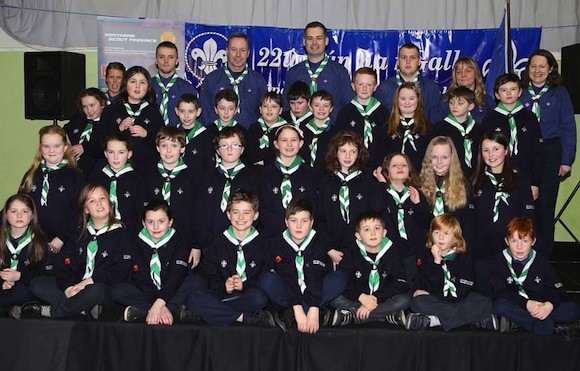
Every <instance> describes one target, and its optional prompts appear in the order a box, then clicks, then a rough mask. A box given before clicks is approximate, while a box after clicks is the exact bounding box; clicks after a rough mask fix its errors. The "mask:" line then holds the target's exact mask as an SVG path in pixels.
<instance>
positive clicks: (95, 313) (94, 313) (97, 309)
mask: <svg viewBox="0 0 580 371" xmlns="http://www.w3.org/2000/svg"><path fill="white" fill-rule="evenodd" d="M101 312H103V307H102V306H101V305H100V304H95V305H93V307H92V308H91V310H90V311H89V312H88V316H89V317H90V318H91V319H94V320H97V319H99V316H100V315H101Z"/></svg>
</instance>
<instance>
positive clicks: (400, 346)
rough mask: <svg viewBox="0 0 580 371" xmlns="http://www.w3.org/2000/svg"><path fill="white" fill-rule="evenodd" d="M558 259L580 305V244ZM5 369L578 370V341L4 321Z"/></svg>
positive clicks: (474, 333)
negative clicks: (301, 332)
mask: <svg viewBox="0 0 580 371" xmlns="http://www.w3.org/2000/svg"><path fill="white" fill-rule="evenodd" d="M551 260H552V263H553V264H554V267H555V268H556V270H557V271H558V274H559V275H560V277H561V278H562V281H563V283H564V285H565V287H566V288H567V290H568V295H569V298H570V299H572V300H577V301H578V302H580V246H578V245H575V244H558V245H557V246H556V249H555V252H554V255H553V256H552V259H551ZM0 370H2V371H3V370H6V371H19V370H26V371H28V370H34V371H42V370H47V371H61V370H62V371H65V370H66V371H85V370H86V371H90V370H103V371H105V370H106V371H115V370H120V371H131V370H138V371H147V370H152V371H164V370H179V371H181V370H217V371H225V370H235V371H242V370H252V371H260V370H266V371H283V370H298V371H314V370H324V371H335V370H337V371H339V370H347V371H357V370H361V371H363V370H364V371H370V370H413V371H423V370H425V371H438V370H446V371H449V370H452V371H463V370H466V371H476V370H490V371H510V370H526V371H529V370H541V371H567V370H570V371H578V370H580V338H574V339H565V338H564V337H561V336H558V335H550V336H538V335H532V334H529V333H525V332H517V333H508V334H503V333H494V332H488V331H483V330H476V329H472V328H470V327H465V328H461V329H456V330H453V331H450V332H448V333H446V332H444V331H442V330H441V329H430V330H426V331H419V332H408V331H405V330H402V329H398V328H395V327H389V326H386V325H384V326H381V327H379V328H377V327H370V326H360V327H349V328H331V329H328V328H323V329H321V330H320V331H319V332H318V333H317V334H316V335H305V334H299V333H296V332H290V333H283V332H282V331H281V330H279V329H260V328H252V327H244V326H232V327H209V326H203V325H200V326H196V325H182V324H180V325H174V326H171V327H168V326H147V325H144V324H129V323H115V322H106V321H99V322H94V321H63V320H20V321H17V320H13V319H8V318H1V319H0Z"/></svg>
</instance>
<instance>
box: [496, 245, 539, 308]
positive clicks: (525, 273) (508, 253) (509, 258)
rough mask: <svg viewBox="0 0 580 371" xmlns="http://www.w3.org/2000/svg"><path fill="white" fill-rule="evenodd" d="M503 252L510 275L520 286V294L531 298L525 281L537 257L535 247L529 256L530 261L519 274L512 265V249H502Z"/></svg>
mask: <svg viewBox="0 0 580 371" xmlns="http://www.w3.org/2000/svg"><path fill="white" fill-rule="evenodd" d="M502 253H503V257H504V258H505V260H506V262H507V266H508V268H509V270H510V275H511V276H512V278H513V280H514V282H515V283H516V285H517V286H518V295H520V296H521V297H524V298H526V299H529V297H528V294H527V293H526V290H524V281H525V280H526V278H527V277H528V272H529V271H530V267H531V266H532V264H533V263H534V259H536V251H535V250H533V249H532V250H530V254H529V255H528V258H529V259H528V262H527V263H526V265H524V269H522V273H520V275H519V276H518V275H517V274H516V272H515V271H514V268H513V265H512V263H513V256H512V253H511V251H510V249H505V250H503V251H502Z"/></svg>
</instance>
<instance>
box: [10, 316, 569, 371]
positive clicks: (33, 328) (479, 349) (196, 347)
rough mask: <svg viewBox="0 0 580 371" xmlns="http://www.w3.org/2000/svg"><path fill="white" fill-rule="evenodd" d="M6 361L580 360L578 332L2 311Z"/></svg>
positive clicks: (196, 364)
mask: <svg viewBox="0 0 580 371" xmlns="http://www.w3.org/2000/svg"><path fill="white" fill-rule="evenodd" d="M0 329H1V333H0V369H1V370H11V371H17V370H39V371H41V370H50V371H57V370H74V371H78V370H82V371H85V370H87V371H88V370H107V371H115V370H122V371H127V370H139V371H144V370H156V371H158V370H219V371H222V370H235V371H240V370H255V371H258V370H268V371H270V370H273V371H278V370H279V371H282V370H300V371H310V370H333V371H334V370H348V371H355V370H365V371H367V370H416V371H419V370H425V371H427V370H428V371H437V370H453V371H456V370H470V371H471V370H493V371H504V370H543V371H551V370H557V371H565V370H570V371H578V370H580V338H574V339H569V340H567V339H565V338H564V337H562V336H558V335H549V336H537V335H532V334H528V333H523V332H518V333H507V334H504V333H494V332H487V331H483V330H471V329H458V330H454V331H451V332H448V333H445V332H443V331H442V330H426V331H419V332H408V331H405V330H399V329H393V328H366V327H365V328H362V327H361V328H333V329H321V330H320V331H319V332H318V333H317V334H316V335H305V334H298V333H296V332H290V333H283V332H282V331H280V330H279V329H261V328H251V327H244V326H233V327H209V326H196V325H175V326H171V327H168V326H147V325H144V324H129V323H114V322H88V321H61V320H20V321H16V320H12V319H0Z"/></svg>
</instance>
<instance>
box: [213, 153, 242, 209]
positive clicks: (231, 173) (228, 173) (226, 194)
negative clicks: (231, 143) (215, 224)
mask: <svg viewBox="0 0 580 371" xmlns="http://www.w3.org/2000/svg"><path fill="white" fill-rule="evenodd" d="M245 167H246V165H244V163H243V162H241V161H240V160H238V164H237V165H236V166H234V168H233V169H229V170H228V169H226V167H225V166H224V164H223V163H222V162H219V163H218V164H217V168H218V171H219V172H220V173H222V174H223V176H225V177H226V183H225V184H224V191H223V192H222V199H221V201H220V209H221V210H222V212H225V211H226V207H227V206H228V200H229V199H230V192H231V189H232V180H234V178H235V177H236V175H238V173H239V172H240V171H241V170H242V169H243V168H245Z"/></svg>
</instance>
